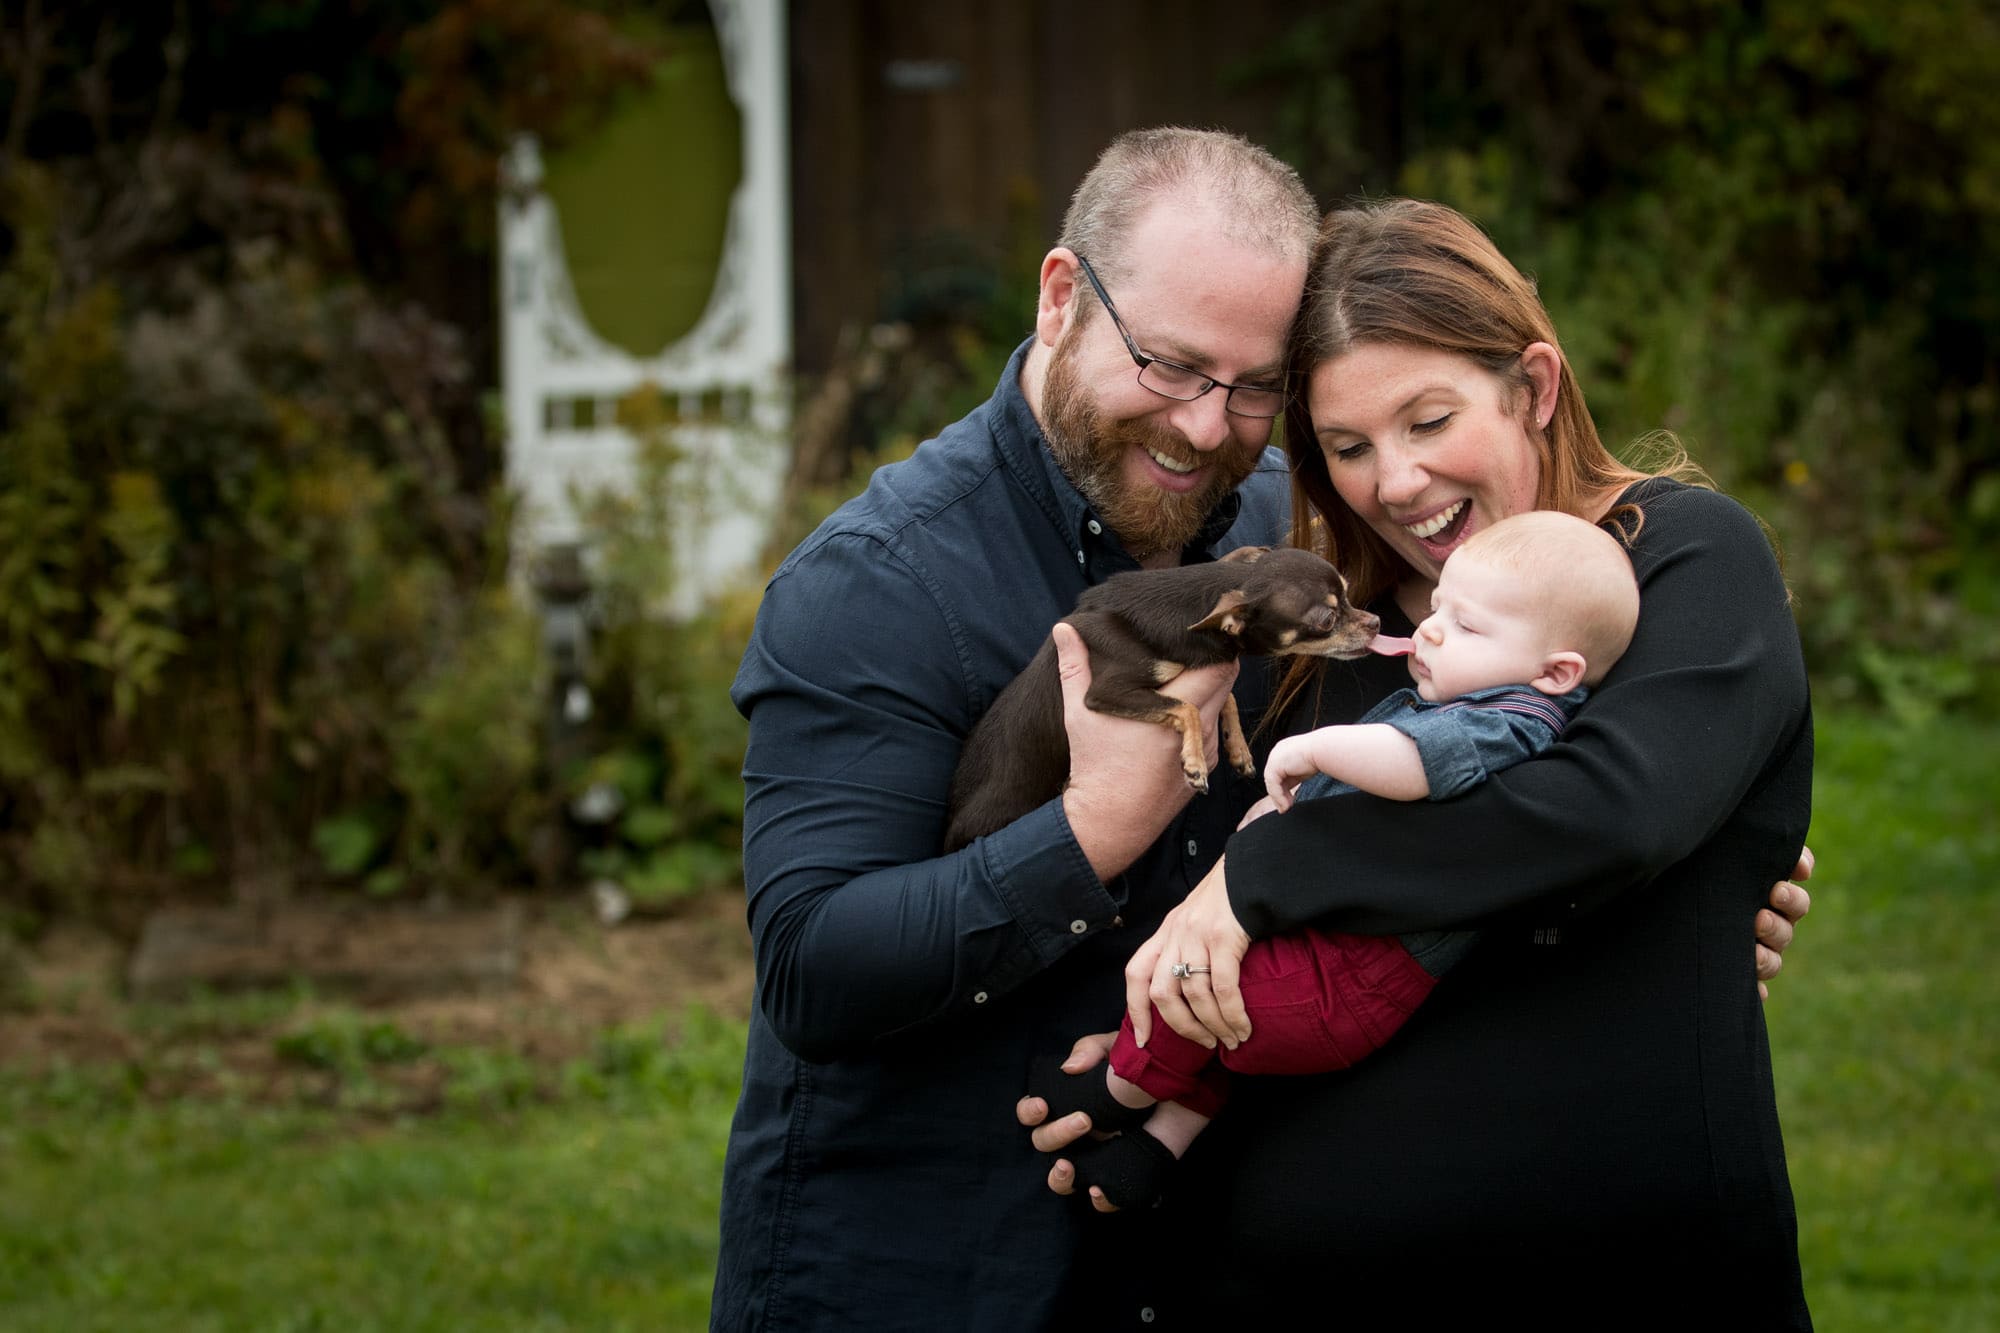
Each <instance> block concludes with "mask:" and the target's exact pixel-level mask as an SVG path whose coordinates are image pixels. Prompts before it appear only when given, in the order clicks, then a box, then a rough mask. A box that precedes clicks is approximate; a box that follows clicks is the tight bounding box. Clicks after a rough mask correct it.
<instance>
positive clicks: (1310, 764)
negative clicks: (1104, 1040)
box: [1030, 510, 1639, 1207]
mask: <svg viewBox="0 0 2000 1333" xmlns="http://www.w3.org/2000/svg"><path fill="white" fill-rule="evenodd" d="M1638 616H1639V588H1638V583H1637V581H1636V580H1635V578H1634V577H1633V573H1632V563H1631V560H1630V559H1629V558H1628V557H1627V556H1626V554H1625V550H1624V548H1623V547H1622V546H1621V545H1620V544H1619V542H1618V540H1617V539H1616V538H1614V537H1613V536H1611V534H1610V533H1608V532H1606V531H1605V530H1604V529H1602V528H1598V527H1595V526H1593V525H1591V524H1590V523H1588V522H1586V521H1585V520H1583V519H1580V518H1576V517H1574V516H1572V515H1569V514H1563V513H1557V512H1555V511H1553V510H1535V511H1533V512H1530V513H1526V514H1518V515H1516V516H1514V517H1512V518H1509V519H1506V520H1504V521H1502V522H1499V523H1496V524H1494V525H1493V526H1492V527H1490V528H1487V529H1486V530H1484V531H1483V532H1480V533H1477V534H1476V535H1474V536H1473V538H1472V539H1471V540H1470V541H1468V542H1467V543H1466V544H1465V545H1464V546H1462V547H1460V548H1459V549H1458V550H1457V551H1456V552H1454V553H1453V554H1452V556H1451V558H1450V559H1449V560H1447V561H1446V562H1445V566H1444V570H1443V573H1442V574H1441V576H1440V577H1439V579H1438V583H1437V589H1436V591H1435V592H1434V593H1433V594H1432V596H1431V614H1430V616H1429V617H1428V618H1427V619H1425V621H1424V622H1423V623H1422V624H1421V625H1419V626H1417V631H1416V636H1415V637H1414V638H1413V639H1411V640H1410V645H1411V646H1410V648H1409V655H1410V674H1411V675H1412V676H1413V677H1414V678H1415V680H1416V687H1415V688H1414V689H1405V690H1399V691H1398V692H1397V693H1395V694H1394V695H1391V696H1390V697H1389V698H1388V699H1385V700H1383V701H1382V703H1381V704H1379V705H1377V706H1376V707H1375V708H1374V709H1372V710H1370V711H1369V713H1368V714H1367V716H1365V717H1364V718H1362V720H1361V721H1360V722H1358V723H1355V724H1353V725H1351V726H1336V727H1321V728H1320V729H1319V730H1317V731H1311V732H1307V733H1306V734H1304V735H1302V736H1293V737H1289V738H1288V739H1286V740H1283V741H1280V742H1279V743H1278V744H1277V746H1276V748H1274V749H1273V750H1272V752H1271V757H1270V760H1269V762H1268V763H1267V764H1266V765H1265V769H1264V784H1265V787H1266V789H1267V790H1268V792H1269V798H1268V801H1261V802H1259V803H1258V805H1257V807H1256V808H1254V809H1253V810H1252V811H1251V812H1250V816H1249V818H1257V817H1259V816H1260V815H1263V814H1267V813H1269V812H1270V811H1271V810H1274V809H1275V810H1278V811H1283V810H1288V809H1290V808H1291V806H1292V804H1293V802H1294V801H1295V800H1310V799H1314V798H1317V797H1322V796H1334V795H1341V794H1345V793H1350V792H1354V791H1364V792H1370V793H1373V794H1374V795H1377V796H1384V797H1388V798H1390V799H1392V800H1399V801H1414V800H1420V799H1425V798H1428V799H1430V800H1433V801H1438V800H1444V799H1446V798H1447V797H1451V796H1455V795H1457V794H1459V793H1461V792H1464V791H1466V790H1467V789H1468V788H1470V787H1472V786H1474V785H1476V784H1477V783H1479V782H1481V781H1482V780H1484V779H1485V777H1486V776H1487V775H1488V774H1489V773H1494V772H1498V771H1499V770H1501V769H1503V768H1506V767H1508V766H1510V765H1512V764H1516V763H1519V762H1520V761H1521V760H1523V759H1527V758H1529V757H1531V756H1532V755H1535V754H1538V753H1540V752H1541V751H1542V750H1544V749H1546V748H1547V747H1548V746H1549V745H1550V743H1552V742H1553V741H1554V740H1555V738H1556V736H1557V735H1558V734H1559V733H1560V732H1561V731H1562V729H1563V727H1564V725H1565V724H1566V723H1567V722H1568V721H1569V718H1570V715H1571V714H1572V713H1573V712H1574V711H1575V710H1576V708H1577V706H1578V705H1580V704H1581V703H1582V702H1583V700H1584V697H1585V696H1586V695H1587V694H1588V693H1589V691H1590V688H1591V687H1594V686H1595V685H1597V683H1598V682H1599V681H1601V680H1603V678H1604V676H1605V673H1606V672H1608V671H1610V669H1611V668H1612V666H1613V665H1615V664H1616V663H1617V661H1618V659H1619V657H1620V656H1621V655H1622V654H1623V653H1624V651H1625V649H1626V647H1627V645H1629V644H1630V643H1631V641H1632V632H1633V628H1634V626H1635V625H1636V623H1637V621H1638ZM1392 642H1393V641H1392ZM1394 650H1399V649H1392V651H1394ZM1245 822H1246V823H1247V822H1248V819H1246V820H1245ZM1473 939H1474V936H1473V935H1472V933H1471V932H1463V931H1460V932H1442V931H1431V932H1426V933H1424V934H1422V935H1406V936H1402V937H1400V938H1387V937H1377V936H1363V935H1341V934H1333V933H1330V932H1322V931H1317V930H1301V931H1297V932H1294V933H1291V934H1287V935H1281V936H1278V937H1276V938H1273V939H1268V940H1260V941H1258V942H1256V943H1254V944H1252V945H1251V946H1250V950H1249V952H1248V953H1247V954H1246V955H1245V956H1244V958H1243V963H1242V973H1241V978H1240V985H1241V988H1242V993H1243V1003H1244V1005H1245V1007H1246V1009H1247V1010H1248V1013H1249V1016H1250V1020H1251V1026H1252V1028H1253V1032H1252V1035H1251V1036H1250V1038H1249V1039H1248V1040H1246V1041H1244V1042H1242V1043H1241V1044H1240V1045H1238V1046H1237V1047H1236V1049H1234V1050H1227V1049H1223V1048H1221V1047H1219V1046H1218V1047H1217V1048H1216V1049H1214V1050H1210V1049H1209V1048H1207V1047H1205V1046H1202V1045H1201V1044H1200V1043H1198V1042H1194V1041H1190V1040H1188V1039H1187V1038H1185V1037H1182V1036H1181V1035H1180V1034H1178V1033H1176V1032H1175V1031H1174V1030H1173V1029H1172V1028H1170V1027H1168V1026H1167V1025H1166V1023H1165V1022H1164V1021H1163V1020H1162V1019H1161V1018H1160V1016H1159V1013H1158V1012H1157V1011H1155V1012H1154V1014H1153V1022H1152V1032H1151V1036H1150V1038H1149V1040H1148V1041H1147V1044H1146V1045H1144V1046H1141V1045H1139V1044H1138V1042H1137V1041H1136V1039H1135V1037H1134V1031H1133V1024H1132V1019H1131V1017H1130V1016H1129V1015H1128V1016H1127V1017H1126V1019H1125V1023H1124V1026H1123V1028H1122V1029H1121V1030H1120V1031H1119V1034H1118V1039H1117V1043H1116V1044H1115V1045H1114V1046H1113V1047H1112V1050H1111V1058H1110V1062H1109V1068H1108V1070H1106V1071H1105V1072H1104V1073H1102V1074H1100V1073H1099V1072H1098V1071H1097V1070H1095V1069H1092V1070H1088V1071H1086V1072H1085V1073H1083V1074H1080V1075H1074V1076H1071V1075H1065V1074H1063V1073H1062V1072H1061V1071H1060V1067H1059V1066H1058V1067H1056V1068H1054V1069H1050V1068H1046V1067H1045V1068H1043V1069H1040V1070H1038V1071H1036V1077H1035V1083H1036V1084H1037V1086H1033V1087H1031V1088H1030V1092H1031V1094H1032V1095H1034V1096H1038V1097H1042V1098H1044V1099H1045V1100H1046V1101H1047V1102H1048V1104H1049V1118H1050V1119H1054V1118H1055V1117H1057V1116H1059V1115H1065V1114H1068V1113H1070V1112H1073V1111H1087V1112H1089V1114H1090V1117H1091V1123H1092V1126H1093V1127H1094V1128H1096V1129H1098V1130H1112V1129H1120V1128H1125V1127H1129V1126H1133V1125H1139V1124H1141V1123H1142V1122H1143V1132H1136V1133H1134V1132H1127V1133H1123V1134H1120V1135H1119V1136H1118V1137H1116V1138H1112V1139H1108V1140H1098V1141H1085V1142H1084V1143H1081V1144H1078V1145H1076V1146H1075V1148H1073V1149H1072V1150H1071V1151H1070V1152H1069V1153H1068V1154H1067V1155H1068V1156H1069V1157H1070V1159H1071V1161H1072V1162H1074V1164H1075V1166H1076V1169H1077V1180H1078V1184H1079V1185H1090V1186H1093V1187H1094V1188H1095V1189H1097V1190H1100V1191H1101V1192H1102V1193H1103V1195H1104V1197H1105V1198H1106V1199H1108V1200H1109V1201H1110V1202H1112V1203H1114V1204H1117V1205H1119V1206H1121V1207H1129V1206H1131V1205H1133V1204H1146V1203H1151V1202H1154V1201H1156V1200H1157V1199H1158V1197H1159V1194H1160V1190H1161V1187H1162V1185H1163V1184H1164V1182H1165V1178H1166V1174H1167V1172H1168V1170H1169V1168H1171V1166H1172V1165H1173V1163H1174V1161H1175V1160H1176V1159H1178V1158H1179V1157H1180V1155H1181V1154H1182V1153H1184V1152H1185V1151H1187V1148H1188V1145H1189V1144H1191V1143H1192V1142H1193V1141H1194V1139H1195V1136H1196V1135H1198V1134H1199V1133H1200V1132H1201V1131H1202V1130H1203V1129H1204V1128H1205V1127H1206V1126H1207V1124H1208V1122H1209V1120H1210V1119H1212V1118H1213V1117H1214V1115H1215V1114H1216V1112H1217V1111H1218V1110H1220V1109H1221V1106H1222V1102H1223V1099H1224V1096H1225V1095H1226V1087H1227V1075H1226V1074H1225V1073H1223V1070H1224V1069H1225V1068H1226V1069H1228V1070H1230V1071H1233V1072H1236V1073H1241V1074H1309V1073H1321V1072H1325V1071H1327V1070H1330V1069H1345V1068H1347V1067H1348V1066H1349V1065H1352V1064H1353V1063H1354V1062H1355V1061H1357V1060H1359V1059H1361V1058H1362V1057H1363V1056H1365V1055H1367V1054H1368V1053H1369V1052H1371V1051H1374V1050H1378V1049H1380V1047H1381V1046H1382V1045H1383V1044H1384V1043H1385V1042H1387V1041H1388V1039H1389V1037H1390V1036H1391V1035H1392V1034H1394V1032H1395V1031H1396V1030H1397V1029H1398V1028H1399V1027H1401V1026H1402V1024H1403V1022H1404V1021H1405V1020H1406V1019H1408V1018H1409V1016H1410V1014H1411V1013H1412V1012H1414V1011H1415V1009H1416V1007H1417V1005H1419V1004H1420V1003H1422V1002H1423V999H1424V997H1425V996H1427V995H1428V994H1429V993H1430V991H1431V988H1432V987H1433V986H1435V985H1436V984H1437V979H1438V978H1439V977H1440V976H1442V975H1443V974H1444V972H1445V971H1446V970H1447V969H1449V968H1450V967H1451V966H1452V964H1454V963H1456V962H1457V961H1458V959H1459V958H1461V957H1463V956H1464V954H1465V952H1466V951H1467V950H1468V949H1469V948H1470V947H1471V945H1472V942H1473Z"/></svg>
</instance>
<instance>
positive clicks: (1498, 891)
mask: <svg viewBox="0 0 2000 1333" xmlns="http://www.w3.org/2000/svg"><path fill="white" fill-rule="evenodd" d="M1628 499H1634V500H1637V501H1638V503H1639V504H1640V505H1641V507H1642V509H1643V511H1644V513H1645V522H1644V525H1643V526H1642V528H1641V530H1640V533H1639V535H1638V537H1637V539H1636V541H1635V543H1634V546H1633V550H1632V557H1633V565H1634V569H1635V571H1636V573H1637V574H1638V577H1639V586H1640V612H1639V624H1638V629H1637V632H1636V633H1635V635H1634V637H1633V640H1632V645H1631V647H1630V648H1629V649H1628V650H1627V652H1626V654H1625V656H1624V658H1623V659H1621V660H1620V662H1619V663H1618V665H1617V666H1616V667H1614V668H1613V669H1612V671H1611V673H1610V675H1609V676H1607V677H1606V679H1605V681H1604V682H1603V685H1602V687H1601V688H1600V689H1599V690H1598V692H1597V693H1596V694H1594V695H1593V696H1592V697H1591V699H1590V701H1589V702H1588V703H1587V704H1585V705H1584V707H1583V708H1582V709H1581V710H1580V711H1579V712H1578V713H1577V715H1576V717H1575V719H1574V720H1573V721H1572V722H1571V723H1570V725H1569V727H1568V728H1567V729H1566V730H1565V731H1564V732H1563V734H1562V737H1561V738H1560V739H1559V740H1558V741H1557V742H1556V743H1555V744H1554V745H1553V746H1551V747H1550V748H1549V749H1548V750H1547V751H1546V752H1545V753H1543V754H1542V755H1541V756H1539V757H1537V758H1535V759H1531V760H1529V761H1527V762H1526V763H1522V764H1518V765H1516V766H1514V767H1513V768H1510V769H1508V770H1507V771H1506V772H1504V773H1500V774H1498V775H1496V776H1495V777H1494V778H1493V779H1492V780H1491V781H1489V782H1486V783H1484V784H1482V785H1481V786H1480V787H1478V788H1477V789H1475V790H1474V791H1472V792H1470V793H1468V794H1467V795H1465V796H1464V797H1462V798H1460V799H1457V800H1453V801H1448V802H1443V803H1439V804H1426V803H1422V802H1418V803H1401V802H1395V801H1385V800H1381V799H1379V798H1376V797H1371V796H1356V797H1352V798H1350V799H1348V800H1342V801H1312V802H1303V803H1301V804H1299V805H1297V806H1295V807H1293V809H1292V810H1290V811H1289V812H1287V813H1285V814H1283V815H1279V816H1272V817H1267V818H1265V819H1261V820H1258V821H1257V822H1255V823H1253V824H1251V825H1250V826H1249V827H1248V828H1246V829H1244V830H1242V831H1241V832H1239V833H1238V834H1237V835H1236V836H1235V837H1234V838H1233V839H1231V841H1230V844H1229V848H1228V858H1227V862H1226V864H1227V867H1228V871H1227V874H1228V889H1229V899H1230V903H1231V905H1232V907H1234V909H1235V911H1236V915H1237V918H1238V920H1239V921H1241V922H1242V924H1243V926H1244V929H1246V930H1247V931H1248V932H1249V933H1250V935H1251V936H1252V937H1253V938H1260V939H1261V938H1265V937H1267V936H1270V935H1274V934H1277V933H1279V932H1282V931H1285V930H1289V929H1292V928H1294V927H1297V926H1300V925H1304V924H1307V923H1312V924H1314V925H1317V926H1320V927H1322V928H1325V929H1331V930H1344V931H1349V932H1353V933H1358V934H1373V935H1387V934H1398V933H1403V932H1407V931H1418V930H1437V929H1447V928H1458V927H1464V926H1484V925H1494V924H1501V923H1504V922H1507V921H1519V920H1532V921H1534V922H1536V923H1538V924H1539V923H1558V922H1560V921H1562V920H1565V919H1568V918H1572V917H1575V916H1578V915H1583V914H1587V913H1589V912H1591V911H1592V910H1594V909H1595V908H1597V907H1599V906H1601V905H1603V904H1604V903H1605V902H1607V901H1609V900H1611V899H1613V898H1614V897H1616V896H1617V895H1620V894H1625V893H1629V892H1632V891H1635V890H1638V889H1641V888H1642V887H1643V886H1644V885H1646V884H1647V883H1648V882H1649V881H1651V880H1652V878H1653V877H1654V876H1656V875H1657V874H1659V872H1661V871H1662V870H1665V869H1666V868H1667V867H1669V866H1671V865H1673V864H1675V863H1676V862H1678V861H1680V860H1681V859H1683V858H1684V857H1686V856H1688V855H1689V854H1690V853H1691V852H1693V851H1694V850H1695V849H1696V848H1698V847H1699V846H1701V845H1702V843H1703V842H1704V841H1706V840H1707V839H1708V838H1709V837H1711V836H1712V835H1713V834H1714V833H1715V831H1716V830H1717V829H1719V828H1720V827H1721V826H1722V824H1723V822H1724V821H1725V820H1727V819H1728V818H1729V816H1730V815H1731V813H1732V812H1733V811H1734V810H1735V809H1736V807H1737V806H1738V804H1739V803H1740V802H1741V801H1742V800H1743V797H1744V795H1745V794H1746V793H1747V792H1749V791H1751V790H1752V789H1753V788H1754V787H1755V785H1756V784H1757V783H1758V782H1759V780H1760V779H1761V778H1762V777H1763V776H1764V775H1765V773H1766V770H1767V769H1768V768H1769V767H1770V766H1771V764H1772V762H1773V759H1774V756H1776V755H1778V754H1779V753H1780V752H1781V751H1782V750H1783V748H1784V746H1785V745H1786V744H1787V742H1788V741H1789V740H1790V739H1791V738H1793V737H1794V736H1795V735H1796V734H1797V732H1798V730H1799V728H1801V727H1806V726H1810V725H1811V722H1810V710H1809V708H1808V704H1807V689H1806V677H1805V667H1804V662H1803V659H1802V657H1801V655H1800V651H1799V644H1798V632H1797V628H1796V626H1795V625H1794V624H1793V621H1792V617H1791V610H1790V605H1789V598H1788V595H1787V592H1786V589H1785V585H1784V580H1783V578H1782V576H1781V574H1780V572H1779V570H1778V565H1777V560H1776V558H1775V556H1774V555H1773V553H1772V550H1771V547H1770V544H1769V543H1768V541H1767V540H1766V539H1765V536H1764V532H1763V530H1762V528H1761V527H1759V525H1758V523H1757V521H1756V520H1755V519H1754V518H1753V517H1752V516H1751V515H1750V514H1749V512H1748V511H1746V510H1745V509H1743V507H1742V506H1740V505H1738V504H1737V503H1736V502H1735V501H1733V500H1731V499H1729V498H1727V497H1726V496H1722V495H1718V494H1716V493H1714V492H1711V491H1704V490H1698V489H1694V488H1690V487H1683V486H1679V485H1675V484H1672V483H1661V482H1654V483H1642V485H1641V486H1640V487H1639V488H1636V489H1635V491H1633V492H1630V493H1628Z"/></svg>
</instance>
